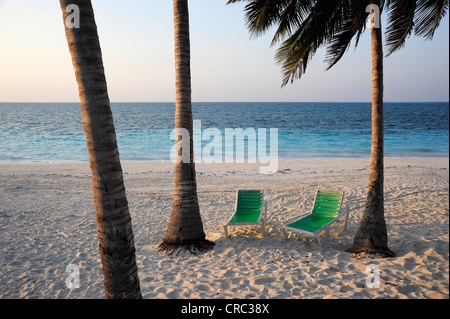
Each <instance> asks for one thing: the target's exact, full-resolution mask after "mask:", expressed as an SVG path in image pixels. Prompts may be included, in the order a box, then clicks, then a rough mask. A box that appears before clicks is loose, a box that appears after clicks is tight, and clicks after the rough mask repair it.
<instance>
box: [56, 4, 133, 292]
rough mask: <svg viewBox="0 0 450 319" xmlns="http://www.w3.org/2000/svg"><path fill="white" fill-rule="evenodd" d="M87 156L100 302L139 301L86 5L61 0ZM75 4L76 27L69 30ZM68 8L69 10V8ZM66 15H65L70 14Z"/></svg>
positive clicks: (94, 35)
mask: <svg viewBox="0 0 450 319" xmlns="http://www.w3.org/2000/svg"><path fill="white" fill-rule="evenodd" d="M60 4H61V9H62V11H63V19H64V22H65V31H66V38H67V43H68V45H69V50H70V54H71V56H72V63H73V68H74V71H75V76H76V81H77V84H78V91H79V96H80V102H81V115H82V118H83V124H84V132H85V135H86V142H87V149H88V152H89V160H90V167H91V172H92V186H93V193H94V208H95V217H96V221H97V231H98V241H99V250H100V255H101V261H102V267H103V276H104V286H105V297H106V298H108V299H110V298H141V292H140V285H139V278H138V269H137V265H136V256H135V247H134V236H133V229H132V223H131V217H130V212H129V208H128V202H127V198H126V194H125V186H124V181H123V173H122V168H121V164H120V160H119V152H118V148H117V140H116V133H115V129H114V122H113V117H112V114H111V108H110V102H109V97H108V92H107V86H106V78H105V73H104V68H103V61H102V53H101V49H100V43H99V38H98V34H97V26H96V24H95V19H94V11H93V9H92V4H91V1H90V0H60ZM69 5H76V6H78V8H79V11H80V12H81V15H80V20H79V21H80V27H79V28H73V27H70V26H68V23H66V22H67V20H68V19H70V17H69V15H71V12H67V10H66V8H68V6H69ZM72 7H73V6H72ZM69 11H70V10H69Z"/></svg>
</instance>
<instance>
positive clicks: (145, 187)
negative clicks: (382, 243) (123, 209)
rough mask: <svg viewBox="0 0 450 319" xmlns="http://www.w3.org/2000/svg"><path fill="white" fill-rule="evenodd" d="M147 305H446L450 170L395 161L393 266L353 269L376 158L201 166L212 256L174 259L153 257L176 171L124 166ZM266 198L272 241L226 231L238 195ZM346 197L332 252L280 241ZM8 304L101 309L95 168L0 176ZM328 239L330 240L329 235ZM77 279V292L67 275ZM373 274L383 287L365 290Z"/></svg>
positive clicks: (0, 250) (389, 213)
mask: <svg viewBox="0 0 450 319" xmlns="http://www.w3.org/2000/svg"><path fill="white" fill-rule="evenodd" d="M122 165H123V171H124V177H125V186H126V190H127V197H128V201H129V206H130V211H131V215H132V221H133V229H134V235H135V245H136V250H137V262H138V267H139V277H140V284H141V290H142V294H143V297H144V298H146V299H154V298H161V299H162V298H169V299H172V298H194V299H196V298H202V299H210V298H245V299H252V298H262V299H264V298H281V299H288V298H318V299H322V298H350V299H365V298H394V299H395V298H409V299H416V298H419V299H427V298H433V299H434V298H449V159H448V158H386V160H385V201H386V202H385V209H386V222H387V227H388V235H389V243H390V249H391V250H392V251H394V252H395V253H396V255H397V257H396V258H387V259H369V258H360V259H356V258H352V256H351V255H350V254H349V253H347V252H346V251H345V250H346V249H347V248H349V247H350V246H351V244H352V241H353V237H354V235H355V232H356V229H357V227H358V225H359V221H360V219H361V216H362V212H363V206H364V200H365V197H366V191H367V181H368V167H369V159H367V158H352V159H348V158H339V159H332V158H330V159H298V160H282V161H280V163H279V169H278V172H277V173H276V174H271V175H262V174H260V172H259V165H256V164H220V165H219V164H210V165H207V164H198V165H197V182H198V193H199V202H200V208H201V214H202V218H203V222H204V229H205V232H206V234H207V239H209V240H211V241H214V242H215V244H216V245H215V248H214V249H213V250H212V251H209V252H207V253H204V254H202V255H199V256H191V255H188V254H181V255H178V256H167V255H164V254H163V253H161V252H157V250H156V248H157V246H158V244H160V242H161V240H162V238H163V237H164V235H165V232H166V227H167V222H168V219H169V216H170V213H171V205H172V192H173V180H174V176H173V164H172V163H171V162H166V163H136V162H135V163H131V162H130V163H127V162H124V163H122ZM239 188H242V189H245V188H250V189H256V188H259V189H263V190H264V191H265V194H266V199H268V200H269V201H270V202H269V205H268V213H269V216H271V219H270V220H269V222H268V225H267V226H268V227H267V229H266V232H267V233H266V236H265V237H262V235H261V232H260V229H259V228H258V227H241V228H231V235H232V236H231V238H229V239H227V238H225V234H224V231H223V226H224V225H225V224H226V223H227V221H228V220H229V218H231V216H232V213H233V208H234V201H235V192H236V190H237V189H239ZM322 188H326V189H340V190H344V191H345V200H344V203H345V204H346V205H348V206H349V207H350V219H349V224H348V228H347V230H346V231H344V230H343V227H342V224H340V223H336V224H335V225H334V226H333V227H332V230H331V234H330V239H329V241H328V243H327V246H326V247H325V248H323V249H322V248H321V247H320V246H319V245H318V243H317V240H316V239H315V238H314V237H309V236H303V235H293V236H292V237H291V238H290V239H288V240H286V239H284V238H283V236H282V233H281V230H280V227H281V226H282V225H283V224H285V223H287V222H289V221H291V220H293V219H295V218H296V217H298V216H300V215H302V214H304V213H307V212H308V211H309V210H310V209H311V205H312V203H313V199H314V194H315V192H316V190H317V189H322ZM0 233H1V241H0V298H3V299H11V298H47V299H53V298H104V294H103V274H102V269H101V264H100V255H99V252H98V248H97V247H98V242H97V231H96V225H95V218H94V210H93V203H92V188H91V178H90V170H89V165H88V164H50V163H49V164H29V165H16V164H11V165H5V164H4V165H0ZM322 236H323V235H322ZM69 265H76V266H78V267H79V269H80V287H79V288H72V289H69V288H67V286H66V279H67V277H68V276H69V275H70V272H67V271H66V270H67V269H66V267H67V266H69ZM369 265H376V266H377V267H378V269H379V274H380V286H379V288H376V287H374V288H370V287H368V286H367V285H366V279H367V278H368V276H369V275H370V272H368V268H367V267H368V266H369Z"/></svg>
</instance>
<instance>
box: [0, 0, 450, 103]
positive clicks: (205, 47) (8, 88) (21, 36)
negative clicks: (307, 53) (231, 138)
mask: <svg viewBox="0 0 450 319" xmlns="http://www.w3.org/2000/svg"><path fill="white" fill-rule="evenodd" d="M226 2H227V0H190V1H189V6H190V7H189V10H190V27H191V29H190V35H191V73H192V99H193V102H370V101H371V56H370V54H371V53H370V34H369V32H368V31H366V32H365V34H364V36H363V38H362V40H361V41H360V44H359V45H358V47H357V48H356V49H354V47H351V48H350V50H349V51H348V52H347V54H346V55H345V56H344V58H343V59H342V60H341V61H340V62H339V63H338V64H337V65H336V66H335V67H334V68H332V69H331V70H329V71H325V69H326V64H325V63H324V62H323V61H324V58H325V49H322V50H319V52H317V54H316V55H315V56H314V58H313V60H312V62H311V63H310V65H309V67H308V70H307V72H306V74H305V75H304V76H303V77H302V78H301V79H300V80H297V81H296V82H294V84H289V85H287V86H286V87H283V88H282V87H281V83H282V72H281V67H280V65H277V64H276V63H275V60H274V56H275V52H276V49H277V47H276V46H275V47H271V46H270V42H271V39H272V35H273V33H271V32H269V33H267V34H266V35H264V36H261V37H258V38H252V37H250V35H249V33H248V30H247V29H246V26H245V20H244V11H243V8H244V4H234V5H226ZM92 3H93V7H94V12H95V18H96V22H97V26H98V32H99V37H100V44H101V47H102V53H103V62H104V67H105V73H106V78H107V83H108V92H109V97H110V100H111V102H173V101H174V100H175V74H174V53H173V50H174V44H173V16H172V1H170V0H93V1H92ZM384 76H385V78H384V81H385V84H384V85H385V95H384V97H385V101H386V102H448V101H449V17H448V16H446V17H445V18H444V20H443V21H442V23H441V26H440V27H439V29H438V31H437V32H436V34H435V38H434V40H433V41H426V40H424V39H422V38H416V37H414V36H413V37H411V38H409V39H408V40H407V43H406V47H405V48H403V49H402V50H401V51H398V52H396V53H394V54H393V55H391V56H389V57H387V58H386V59H385V66H384ZM77 101H79V99H78V89H77V85H76V82H75V75H74V72H73V67H72V62H71V58H70V54H69V50H68V47H67V42H66V38H65V34H64V24H63V19H62V11H61V8H60V6H59V1H57V0H0V102H77Z"/></svg>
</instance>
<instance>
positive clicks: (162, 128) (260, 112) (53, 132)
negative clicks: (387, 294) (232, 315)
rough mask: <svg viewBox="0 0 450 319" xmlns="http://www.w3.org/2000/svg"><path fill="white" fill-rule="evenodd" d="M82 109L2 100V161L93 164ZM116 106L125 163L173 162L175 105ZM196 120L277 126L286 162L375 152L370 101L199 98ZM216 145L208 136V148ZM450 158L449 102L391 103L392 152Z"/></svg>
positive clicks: (218, 126)
mask: <svg viewBox="0 0 450 319" xmlns="http://www.w3.org/2000/svg"><path fill="white" fill-rule="evenodd" d="M79 107H80V106H79V103H0V163H30V162H85V161H88V160H89V158H88V154H87V149H86V142H85V137H84V131H83V123H82V120H81V114H80V109H79ZM111 108H112V112H113V117H114V123H115V127H116V132H117V140H118V146H119V153H120V158H121V160H122V161H166V160H170V158H171V157H170V153H171V150H172V148H173V145H174V141H173V140H171V139H170V137H171V132H172V130H173V128H174V120H175V119H174V118H175V115H174V114H175V104H174V103H111ZM193 118H194V120H195V121H196V123H197V126H199V125H198V124H201V129H202V131H199V130H197V131H196V133H195V134H197V135H198V134H199V133H201V132H204V131H205V130H207V129H213V130H215V132H221V133H223V132H225V130H226V129H239V128H240V129H243V130H245V129H248V128H250V129H253V130H254V131H255V132H258V130H260V131H261V129H264V128H266V129H267V133H269V129H270V128H273V129H277V132H278V156H279V158H280V159H283V158H311V157H369V156H370V145H371V104H370V103H231V102H230V103H213V102H211V103H193ZM210 131H211V130H210ZM199 136H202V135H201V134H200V135H199ZM257 136H258V135H257ZM268 139H270V136H269V137H268ZM197 140H198V139H197ZM210 142H211V141H210V140H208V138H206V140H205V139H203V140H202V144H201V145H202V146H201V148H203V147H204V146H205V145H207V144H208V143H210ZM216 142H217V141H216ZM248 142H249V141H247V143H246V144H245V145H247V144H248ZM196 143H197V144H196V149H199V145H198V143H199V142H196ZM224 148H225V145H224ZM245 148H246V150H247V146H245ZM224 153H225V149H224ZM245 154H246V153H245ZM448 155H449V103H385V156H388V157H427V156H448Z"/></svg>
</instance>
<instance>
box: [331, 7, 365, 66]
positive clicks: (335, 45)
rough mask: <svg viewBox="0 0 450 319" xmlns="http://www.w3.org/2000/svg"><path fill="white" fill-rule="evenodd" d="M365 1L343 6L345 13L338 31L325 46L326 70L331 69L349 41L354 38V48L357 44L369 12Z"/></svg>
mask: <svg viewBox="0 0 450 319" xmlns="http://www.w3.org/2000/svg"><path fill="white" fill-rule="evenodd" d="M366 7H367V2H365V1H352V2H351V3H350V4H348V6H347V7H345V10H346V15H345V16H344V18H343V21H344V22H343V24H342V27H341V29H340V30H339V32H337V33H336V35H335V36H334V37H333V38H332V39H331V41H330V44H329V46H328V48H327V55H326V58H325V62H326V63H327V64H328V67H327V70H329V69H331V68H332V67H333V66H334V65H336V63H338V62H339V61H340V60H341V58H342V57H343V56H344V54H345V52H347V50H348V49H349V47H350V44H351V41H352V40H353V39H354V38H356V41H355V48H356V47H357V46H358V44H359V39H360V37H361V35H362V33H363V32H364V30H365V29H366V25H367V18H368V17H369V13H368V12H366Z"/></svg>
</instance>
